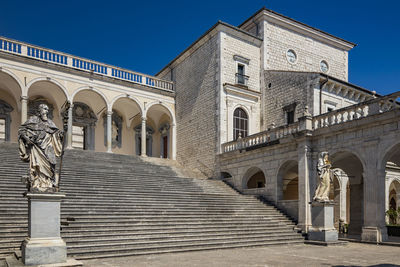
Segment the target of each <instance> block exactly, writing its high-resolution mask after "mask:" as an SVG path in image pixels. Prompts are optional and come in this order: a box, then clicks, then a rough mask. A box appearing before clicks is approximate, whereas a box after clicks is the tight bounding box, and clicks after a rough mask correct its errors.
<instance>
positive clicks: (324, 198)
mask: <svg viewBox="0 0 400 267" xmlns="http://www.w3.org/2000/svg"><path fill="white" fill-rule="evenodd" d="M331 167H332V164H331V162H330V161H329V154H328V152H321V154H320V155H319V158H318V164H317V173H318V177H319V179H318V182H319V183H318V187H317V190H315V194H314V198H313V200H314V201H318V202H329V192H330V187H331V181H333V177H334V175H337V173H336V172H335V171H333V170H331Z"/></svg>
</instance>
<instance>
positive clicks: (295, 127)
mask: <svg viewBox="0 0 400 267" xmlns="http://www.w3.org/2000/svg"><path fill="white" fill-rule="evenodd" d="M298 131H299V123H298V122H295V123H292V124H289V125H284V126H280V127H277V128H273V129H271V130H268V131H264V132H259V133H256V134H252V135H249V136H246V137H244V138H239V139H237V140H235V141H231V142H228V143H225V144H222V151H223V152H230V151H234V150H238V149H239V150H240V149H246V148H250V147H255V146H258V145H263V144H268V143H270V142H272V141H275V140H278V139H280V138H282V137H285V136H287V135H290V134H294V133H297V132H298Z"/></svg>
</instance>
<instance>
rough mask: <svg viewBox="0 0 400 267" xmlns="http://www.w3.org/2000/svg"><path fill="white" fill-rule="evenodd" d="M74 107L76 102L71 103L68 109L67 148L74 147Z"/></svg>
mask: <svg viewBox="0 0 400 267" xmlns="http://www.w3.org/2000/svg"><path fill="white" fill-rule="evenodd" d="M73 109H74V104H71V106H70V108H69V110H68V133H67V148H68V149H72V122H73V118H72V111H73Z"/></svg>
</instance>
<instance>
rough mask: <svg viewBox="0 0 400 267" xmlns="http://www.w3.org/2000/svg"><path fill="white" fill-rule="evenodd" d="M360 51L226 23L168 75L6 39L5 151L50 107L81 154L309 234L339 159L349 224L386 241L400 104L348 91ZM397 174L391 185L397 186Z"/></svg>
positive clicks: (265, 23)
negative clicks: (324, 177) (126, 161)
mask: <svg viewBox="0 0 400 267" xmlns="http://www.w3.org/2000/svg"><path fill="white" fill-rule="evenodd" d="M354 46H355V44H354V43H352V42H349V41H346V40H343V39H341V38H339V37H336V36H333V35H331V34H329V33H326V32H323V31H321V30H318V29H316V28H313V27H311V26H308V25H305V24H303V23H301V22H299V21H295V20H293V19H291V18H288V17H286V16H284V15H281V14H278V13H276V12H274V11H271V10H268V9H266V8H262V9H260V10H259V11H257V12H256V13H255V14H254V15H253V16H251V17H250V18H248V19H247V20H246V21H244V22H243V23H242V24H241V25H239V26H237V27H236V26H232V25H229V24H227V23H224V22H221V21H219V22H217V23H216V24H215V25H214V26H212V27H211V28H210V29H209V30H208V31H207V32H206V33H204V34H203V35H202V36H200V37H199V38H198V39H197V40H196V41H195V42H194V43H193V44H191V45H190V46H189V47H188V48H187V49H185V50H184V51H183V52H182V53H180V54H179V55H178V56H177V57H176V58H175V59H174V60H172V61H171V62H170V63H168V64H167V65H166V66H165V67H164V68H163V69H162V70H160V71H159V72H158V73H157V74H156V75H155V76H149V75H145V74H141V73H137V72H133V71H129V70H125V69H121V68H118V67H115V66H111V65H107V64H103V63H99V62H94V61H91V60H87V59H84V58H80V57H76V56H73V55H69V54H65V53H61V52H57V51H53V50H50V49H46V48H41V47H37V46H34V45H30V44H26V43H22V42H19V41H15V40H10V39H8V38H0V139H1V140H2V141H7V142H16V141H17V129H18V126H19V125H20V124H21V122H24V121H25V120H26V119H27V117H28V116H29V115H30V114H33V113H34V112H35V108H36V107H37V106H38V104H40V103H43V102H45V103H48V104H49V106H50V108H51V111H52V117H53V120H54V121H55V123H56V124H57V125H60V124H61V115H62V114H63V112H64V110H63V104H64V103H65V102H66V101H70V102H71V103H73V109H72V110H71V111H70V114H68V115H69V121H68V128H69V134H68V139H67V140H68V143H67V144H68V148H69V149H88V150H94V151H100V152H105V151H106V152H110V153H120V154H127V155H141V156H151V157H158V158H159V157H161V158H169V159H172V160H177V161H178V162H179V163H180V164H182V165H184V166H185V167H188V168H191V169H193V170H196V171H199V172H201V173H203V174H204V175H205V176H207V177H213V178H222V179H225V180H226V182H228V183H231V184H232V185H233V186H234V187H235V188H237V189H238V190H240V191H242V193H245V194H258V195H262V196H264V198H266V199H267V200H269V201H270V202H272V203H274V204H275V205H276V206H279V207H280V208H282V209H283V210H285V211H286V212H287V213H288V214H290V215H291V216H292V217H294V218H296V220H297V221H298V225H299V227H300V228H301V229H302V230H303V231H304V232H307V231H308V228H309V227H310V224H311V219H310V216H311V215H310V214H311V213H310V199H311V198H312V194H313V191H314V188H315V183H316V173H315V166H316V159H317V155H318V153H319V152H321V151H328V152H329V153H330V154H331V155H332V161H333V166H334V167H336V168H339V169H340V170H341V176H340V177H341V179H340V180H335V181H333V185H334V191H333V192H332V196H331V197H332V199H334V200H336V203H337V207H336V215H335V217H336V224H338V221H339V219H341V220H343V221H344V222H345V223H346V224H348V225H349V232H351V233H354V234H361V235H362V238H363V239H364V240H373V241H381V240H385V239H386V237H387V236H386V229H385V220H386V219H385V215H384V212H385V210H387V209H388V208H389V207H396V208H397V207H399V203H400V200H399V195H400V186H399V185H400V183H399V181H400V175H399V166H400V162H399V161H400V143H399V140H400V139H399V137H400V120H399V115H400V109H399V104H398V102H397V99H398V97H399V94H398V93H394V94H391V95H389V96H380V95H377V94H376V93H375V92H373V91H369V90H367V89H364V88H362V87H359V86H357V85H354V84H351V83H349V82H348V54H349V51H350V50H351V49H352V48H353V47H354ZM386 173H387V175H386Z"/></svg>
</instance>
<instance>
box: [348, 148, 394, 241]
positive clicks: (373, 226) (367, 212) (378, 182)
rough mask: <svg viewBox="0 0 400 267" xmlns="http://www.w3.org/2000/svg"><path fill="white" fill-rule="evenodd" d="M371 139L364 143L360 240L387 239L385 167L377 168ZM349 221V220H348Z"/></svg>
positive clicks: (375, 154)
mask: <svg viewBox="0 0 400 267" xmlns="http://www.w3.org/2000/svg"><path fill="white" fill-rule="evenodd" d="M375 142H376V141H373V142H371V143H369V144H365V151H364V155H365V157H366V160H365V170H364V172H363V179H364V202H363V204H364V205H363V206H364V207H363V219H364V223H363V227H362V233H361V239H362V241H370V242H382V241H386V240H387V229H386V223H385V180H386V179H385V176H386V171H385V168H383V169H377V167H376V166H378V164H377V163H378V161H379V160H381V159H378V158H377V156H378V155H377V154H378V153H376V151H378V149H377V143H375ZM350 223H351V222H350Z"/></svg>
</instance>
